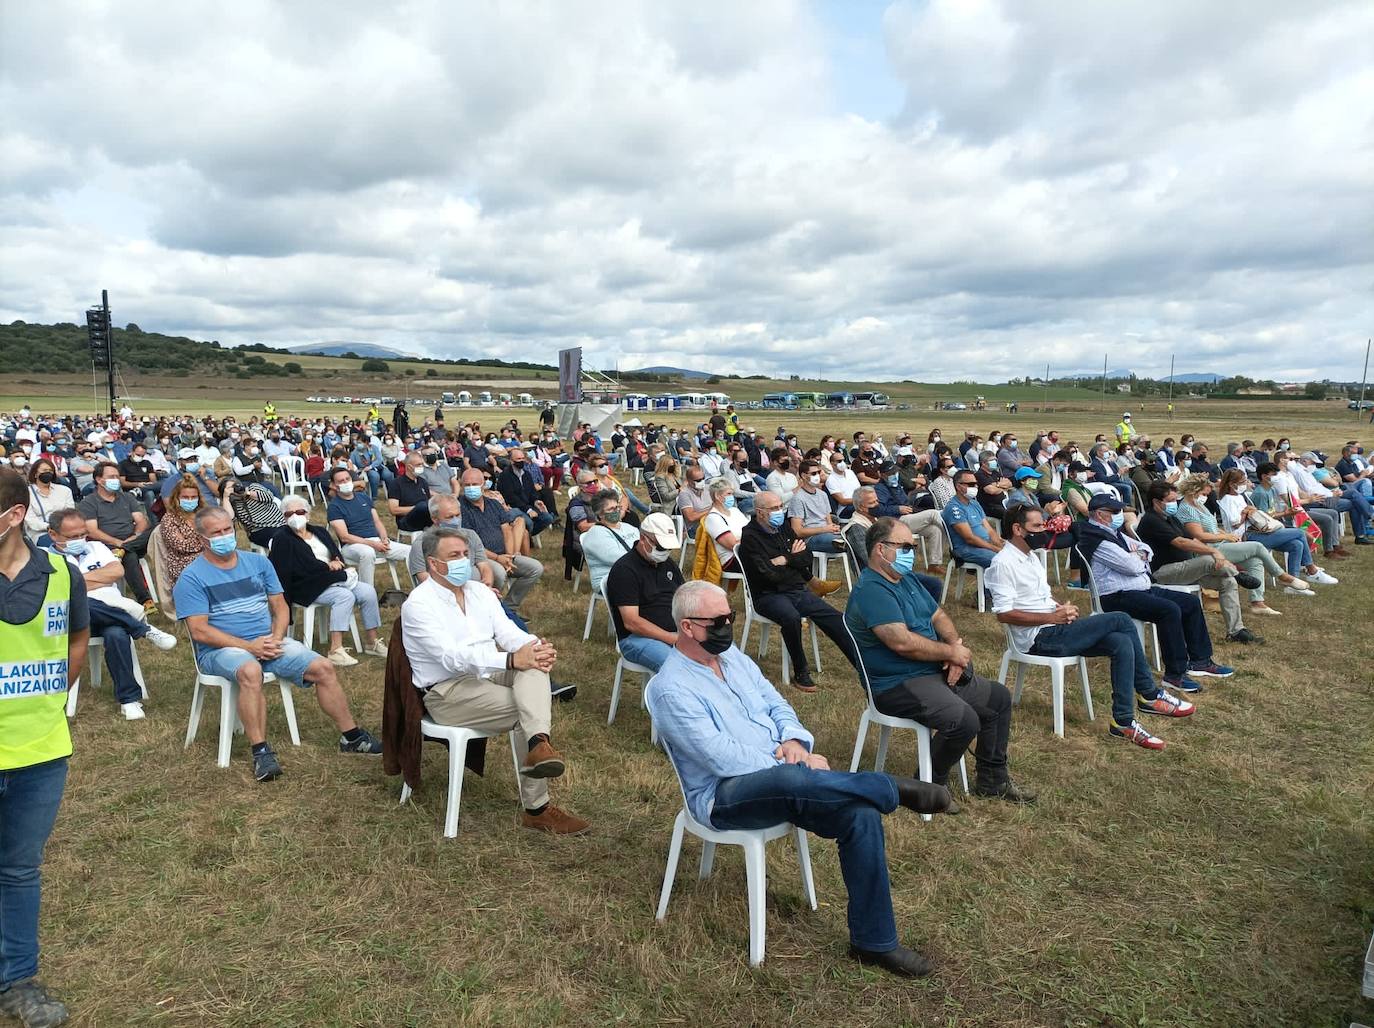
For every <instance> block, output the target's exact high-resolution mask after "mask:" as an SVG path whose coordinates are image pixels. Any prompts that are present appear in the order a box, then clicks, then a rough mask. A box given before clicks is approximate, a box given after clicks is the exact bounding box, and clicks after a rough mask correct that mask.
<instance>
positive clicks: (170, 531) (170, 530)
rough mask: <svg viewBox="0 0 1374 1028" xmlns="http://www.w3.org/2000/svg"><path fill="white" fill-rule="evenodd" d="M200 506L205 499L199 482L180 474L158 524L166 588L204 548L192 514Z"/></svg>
mask: <svg viewBox="0 0 1374 1028" xmlns="http://www.w3.org/2000/svg"><path fill="white" fill-rule="evenodd" d="M203 506H205V497H204V496H203V495H202V493H201V491H200V485H199V483H197V482H196V480H195V478H193V477H192V476H191V475H182V476H181V481H180V482H179V483H178V484H177V486H176V488H175V489H173V490H172V493H171V495H170V496H168V497H167V510H166V512H165V513H164V514H163V515H162V520H161V521H160V522H159V523H158V531H159V532H161V533H162V555H163V558H164V563H165V565H166V567H165V568H164V569H163V570H164V573H165V574H166V576H167V580H168V583H169V584H170V585H176V582H177V579H178V578H180V577H181V573H182V572H183V571H185V570H186V569H187V568H188V567H190V565H191V561H193V560H195V559H196V558H197V557H199V556H200V553H201V550H202V549H204V546H205V540H203V539H202V538H201V537H200V533H199V532H198V531H197V530H196V512H197V511H199V510H200V508H201V507H203Z"/></svg>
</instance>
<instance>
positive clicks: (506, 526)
mask: <svg viewBox="0 0 1374 1028" xmlns="http://www.w3.org/2000/svg"><path fill="white" fill-rule="evenodd" d="M485 482H486V476H485V475H483V474H482V472H480V471H478V470H477V469H476V468H468V469H467V470H466V471H464V472H463V477H462V484H463V499H462V514H461V517H462V519H463V527H464V528H470V529H472V530H473V531H474V532H476V533H477V534H478V536H480V537H481V540H482V546H483V547H485V548H486V551H487V559H488V560H493V561H495V562H496V563H497V564H499V565H501V567H502V569H503V570H504V571H505V572H506V581H507V582H509V583H510V591H509V592H508V593H507V594H506V602H507V603H509V604H510V606H511V609H512V610H515V611H516V612H519V610H520V604H522V603H524V602H525V597H526V596H528V595H529V592H530V590H531V589H533V588H534V587H535V584H536V583H537V582H538V581H539V579H540V578H541V577H542V576H543V574H544V565H543V564H542V563H540V562H539V561H537V560H535V559H534V558H533V557H526V556H524V555H522V554H520V553H517V552H516V545H515V541H514V540H515V529H514V528H513V524H514V523H515V522H521V529H522V530H523V528H524V524H523V521H522V519H521V517H520V515H519V514H517V513H516V512H514V511H512V510H510V509H508V508H507V507H506V506H505V505H504V504H502V503H500V502H499V501H497V500H493V499H492V498H491V497H490V496H488V495H487V494H486V489H485Z"/></svg>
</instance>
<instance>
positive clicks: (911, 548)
mask: <svg viewBox="0 0 1374 1028" xmlns="http://www.w3.org/2000/svg"><path fill="white" fill-rule="evenodd" d="M883 545H884V546H891V547H893V548H894V549H896V551H897V552H898V553H915V552H916V544H915V543H884V544H883Z"/></svg>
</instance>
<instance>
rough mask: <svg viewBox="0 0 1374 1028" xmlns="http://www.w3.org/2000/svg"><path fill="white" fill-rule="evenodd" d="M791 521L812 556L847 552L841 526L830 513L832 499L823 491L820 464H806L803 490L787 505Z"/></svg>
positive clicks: (797, 536)
mask: <svg viewBox="0 0 1374 1028" xmlns="http://www.w3.org/2000/svg"><path fill="white" fill-rule="evenodd" d="M787 519H788V524H789V525H791V528H792V534H793V535H794V536H795V537H796V538H798V539H800V540H802V541H803V542H804V543H805V544H806V548H807V549H808V550H810V551H811V552H812V553H839V552H840V550H841V549H843V545H844V542H843V539H842V538H841V536H840V526H839V524H838V523H837V522H836V521H835V517H834V515H833V514H832V513H831V512H830V497H829V495H827V494H826V493H825V492H824V491H823V490H822V489H821V468H820V464H819V463H818V462H817V461H814V460H805V461H802V465H801V476H800V479H799V488H798V489H797V491H796V492H795V493H793V494H792V499H791V500H789V501H788V502H787Z"/></svg>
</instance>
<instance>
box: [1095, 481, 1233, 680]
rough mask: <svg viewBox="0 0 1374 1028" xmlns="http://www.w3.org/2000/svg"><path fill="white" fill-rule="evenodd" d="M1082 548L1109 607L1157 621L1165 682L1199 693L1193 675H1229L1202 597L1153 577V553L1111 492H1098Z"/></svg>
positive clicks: (1143, 619) (1139, 619)
mask: <svg viewBox="0 0 1374 1028" xmlns="http://www.w3.org/2000/svg"><path fill="white" fill-rule="evenodd" d="M1079 549H1080V551H1081V552H1082V554H1083V559H1084V560H1086V561H1087V562H1088V564H1089V566H1090V567H1091V572H1092V578H1093V583H1094V585H1095V586H1096V588H1097V593H1098V596H1099V598H1100V599H1101V603H1102V609H1103V610H1104V611H1107V612H1120V613H1123V614H1129V615H1130V616H1131V617H1132V618H1134V619H1135V620H1136V621H1147V622H1150V623H1151V624H1153V625H1155V626H1156V629H1157V630H1158V639H1159V645H1160V651H1161V655H1162V663H1163V665H1164V684H1165V685H1166V686H1168V687H1169V688H1171V689H1175V690H1177V691H1180V692H1198V691H1199V687H1198V685H1197V683H1196V682H1195V681H1194V680H1193V678H1190V677H1189V676H1190V675H1192V676H1196V677H1200V678H1201V677H1207V678H1229V677H1230V675H1231V673H1232V669H1231V668H1229V667H1224V666H1222V665H1219V664H1217V663H1216V661H1214V660H1213V659H1212V637H1211V635H1210V633H1209V632H1208V630H1207V621H1206V619H1205V618H1204V617H1203V614H1202V602H1201V601H1200V600H1199V599H1198V598H1197V597H1196V596H1194V595H1193V594H1192V593H1186V592H1180V591H1179V590H1176V589H1164V588H1161V587H1160V586H1158V585H1155V584H1154V580H1153V579H1152V578H1151V576H1150V559H1151V557H1152V556H1153V552H1152V551H1151V549H1150V547H1149V546H1148V545H1146V544H1145V543H1142V542H1140V541H1139V540H1137V539H1136V538H1135V537H1134V535H1133V533H1132V531H1131V529H1130V528H1129V527H1128V526H1127V525H1126V522H1125V508H1124V506H1123V505H1122V503H1121V501H1120V500H1117V499H1115V498H1114V497H1110V496H1094V497H1093V501H1092V511H1091V513H1090V515H1089V520H1088V523H1087V524H1086V525H1085V526H1084V527H1083V531H1082V533H1081V538H1080V542H1079Z"/></svg>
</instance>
